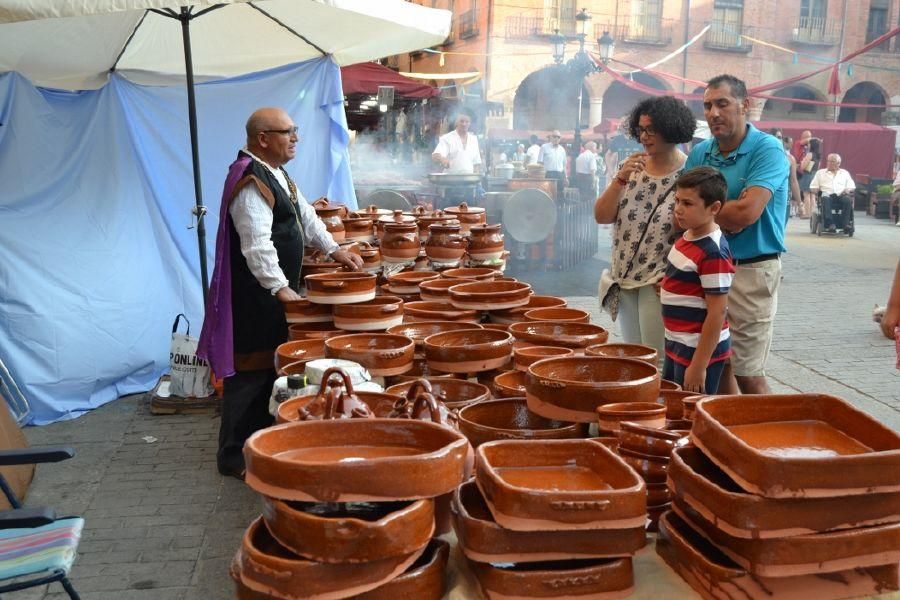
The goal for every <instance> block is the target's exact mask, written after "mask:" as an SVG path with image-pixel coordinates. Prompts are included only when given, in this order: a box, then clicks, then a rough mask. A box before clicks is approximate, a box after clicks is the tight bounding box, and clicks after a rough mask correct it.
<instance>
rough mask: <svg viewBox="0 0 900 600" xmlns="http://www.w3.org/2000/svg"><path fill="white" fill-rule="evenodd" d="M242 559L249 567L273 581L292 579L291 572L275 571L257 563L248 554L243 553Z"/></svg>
mask: <svg viewBox="0 0 900 600" xmlns="http://www.w3.org/2000/svg"><path fill="white" fill-rule="evenodd" d="M241 558H242V559H243V560H244V561H245V562H246V563H247V565H248V566H249V567H251V568H252V569H253V570H254V571H256V572H257V573H262V574H264V575H267V576H269V577H271V578H273V579H280V580H285V579H290V577H291V572H290V571H277V570H275V569H272V568H270V567H267V566H266V565H264V564H262V563H259V562H257V561H255V560H254V559H253V557H251V556H248V555H247V554H246V553H241Z"/></svg>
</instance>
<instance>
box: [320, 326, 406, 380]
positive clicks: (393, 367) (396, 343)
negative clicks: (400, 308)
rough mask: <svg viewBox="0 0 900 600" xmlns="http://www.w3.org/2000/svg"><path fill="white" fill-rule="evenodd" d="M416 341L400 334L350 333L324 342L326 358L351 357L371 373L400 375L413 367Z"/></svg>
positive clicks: (350, 358) (348, 358)
mask: <svg viewBox="0 0 900 600" xmlns="http://www.w3.org/2000/svg"><path fill="white" fill-rule="evenodd" d="M414 353H415V344H414V343H413V341H412V340H411V339H409V338H408V337H406V336H403V335H392V334H389V333H352V334H349V335H339V336H337V337H333V338H329V339H327V340H326V341H325V354H326V355H327V356H328V357H329V358H343V359H345V360H352V361H353V362H356V363H359V364H361V365H362V366H364V367H365V368H366V369H367V370H368V371H369V373H371V374H372V375H374V376H376V377H377V376H389V375H400V374H401V373H405V372H406V371H409V370H410V369H411V368H412V362H413V354H414Z"/></svg>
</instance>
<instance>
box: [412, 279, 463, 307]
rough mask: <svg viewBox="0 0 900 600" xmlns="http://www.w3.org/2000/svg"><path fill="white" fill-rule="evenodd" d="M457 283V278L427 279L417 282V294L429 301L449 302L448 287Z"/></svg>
mask: <svg viewBox="0 0 900 600" xmlns="http://www.w3.org/2000/svg"><path fill="white" fill-rule="evenodd" d="M454 285H459V280H457V279H429V280H428V281H423V282H422V283H421V284H419V296H421V297H422V300H427V301H430V302H449V300H450V288H451V287H453V286H454Z"/></svg>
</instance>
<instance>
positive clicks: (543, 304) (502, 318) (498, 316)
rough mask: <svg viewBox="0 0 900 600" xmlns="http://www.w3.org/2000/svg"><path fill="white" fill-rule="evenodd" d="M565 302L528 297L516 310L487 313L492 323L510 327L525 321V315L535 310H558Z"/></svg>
mask: <svg viewBox="0 0 900 600" xmlns="http://www.w3.org/2000/svg"><path fill="white" fill-rule="evenodd" d="M565 305H566V301H565V300H564V299H563V298H557V297H556V296H535V295H532V296H529V298H528V304H526V305H525V306H519V307H517V308H509V309H506V310H493V311H491V312H489V313H488V317H489V318H490V320H491V322H492V323H501V324H505V325H510V324H512V323H518V322H519V321H524V320H525V313H526V312H528V311H529V310H534V309H536V308H558V307H564V306H565Z"/></svg>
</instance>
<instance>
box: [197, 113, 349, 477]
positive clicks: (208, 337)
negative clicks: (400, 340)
mask: <svg viewBox="0 0 900 600" xmlns="http://www.w3.org/2000/svg"><path fill="white" fill-rule="evenodd" d="M246 129H247V146H246V147H245V148H243V149H242V150H241V151H240V152H238V157H237V160H235V161H234V162H233V163H232V164H231V167H230V168H229V171H228V176H227V178H226V180H225V189H224V192H223V193H222V206H221V212H220V216H219V230H218V234H217V236H216V264H215V269H214V270H213V277H212V283H211V285H210V290H209V297H208V299H207V303H206V317H205V319H204V322H203V331H202V333H201V335H200V344H199V348H198V352H197V354H198V356H200V357H201V358H205V359H207V360H208V361H209V363H210V366H211V367H212V369H213V372H214V373H215V374H216V376H217V377H220V378H224V389H225V393H224V397H223V399H222V422H221V425H220V428H219V450H218V453H217V455H216V460H217V464H218V468H219V472H220V473H222V474H223V475H231V476H234V477H242V476H243V472H244V458H243V447H244V441H245V440H246V439H247V438H248V437H250V435H251V434H252V433H253V432H255V431H257V430H258V429H262V428H264V427H268V426H269V425H271V424H272V416H271V415H270V414H269V397H270V395H271V393H272V385H273V384H274V382H275V369H274V368H273V365H274V360H273V359H274V353H275V348H277V347H278V345H279V344H282V343H284V342H285V341H287V322H286V320H285V315H284V305H283V303H284V302H291V301H295V300H300V299H302V298H301V296H300V294H299V293H298V290H299V289H300V281H301V280H300V267H301V264H302V261H303V247H304V246H312V247H313V248H316V249H317V250H321V251H322V252H325V253H326V254H328V255H330V256H331V258H333V259H334V260H335V261H336V262H337V263H339V264H341V265H343V266H344V267H346V268H348V269H350V270H353V271H356V270H358V269H359V268H360V267H361V266H362V259H361V258H360V257H359V256H357V255H355V254H351V253H350V252H348V251H346V250H341V249H340V247H339V246H338V244H337V243H335V241H334V239H333V238H332V237H331V234H330V233H328V231H327V230H326V229H325V224H324V223H322V221H321V220H320V219H319V218H318V216H316V212H315V210H314V209H313V208H312V206H310V205H309V204H308V203H307V201H306V199H305V198H304V197H303V195H302V194H301V193H300V191H299V190H298V189H297V185H296V184H295V183H294V182H293V180H291V178H290V176H288V174H287V171H285V169H284V165H285V164H286V163H288V162H289V161H290V160H292V159H293V158H294V156H295V155H296V152H297V142H298V141H299V138H300V136H299V135H298V133H297V126H296V125H295V124H294V121H293V120H292V119H291V117H290V115H288V114H287V113H286V112H285V111H283V110H281V109H279V108H261V109H259V110H257V111H256V112H254V113H253V114H252V115H250V118H249V119H248V120H247V126H246Z"/></svg>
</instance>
